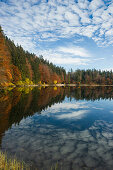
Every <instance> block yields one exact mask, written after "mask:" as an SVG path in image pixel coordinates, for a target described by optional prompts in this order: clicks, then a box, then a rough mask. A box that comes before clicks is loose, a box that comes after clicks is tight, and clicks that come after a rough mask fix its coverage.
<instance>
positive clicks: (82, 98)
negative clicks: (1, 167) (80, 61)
mask: <svg viewBox="0 0 113 170" xmlns="http://www.w3.org/2000/svg"><path fill="white" fill-rule="evenodd" d="M112 98H113V88H112V87H81V88H78V87H77V88H45V89H44V88H43V89H38V88H34V89H22V88H19V89H13V90H11V91H3V90H1V93H0V149H1V150H2V151H7V153H8V155H11V156H12V155H16V157H17V158H18V159H20V160H24V161H25V162H27V163H29V164H30V165H31V166H32V168H31V169H35V168H37V169H39V170H42V169H43V170H50V169H51V167H52V166H53V167H55V166H56V165H57V166H58V169H59V170H60V169H62V170H94V169H95V170H112V169H113V99H112Z"/></svg>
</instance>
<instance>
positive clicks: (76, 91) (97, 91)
mask: <svg viewBox="0 0 113 170" xmlns="http://www.w3.org/2000/svg"><path fill="white" fill-rule="evenodd" d="M66 95H67V97H71V98H75V99H76V100H83V99H85V100H93V101H94V100H100V99H113V87H110V86H103V87H102V86H87V87H72V88H70V87H69V88H68V89H67V90H66Z"/></svg>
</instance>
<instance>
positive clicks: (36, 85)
mask: <svg viewBox="0 0 113 170" xmlns="http://www.w3.org/2000/svg"><path fill="white" fill-rule="evenodd" d="M99 86H101V87H107V86H109V87H112V86H113V85H105V84H104V85H99V84H80V85H77V84H34V85H22V86H16V85H15V86H0V89H4V88H18V87H24V88H26V87H99Z"/></svg>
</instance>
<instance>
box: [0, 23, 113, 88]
mask: <svg viewBox="0 0 113 170" xmlns="http://www.w3.org/2000/svg"><path fill="white" fill-rule="evenodd" d="M23 82H24V83H23ZM54 83H55V84H56V83H61V84H64V83H65V84H70V83H71V84H76V85H80V84H85V85H112V84H113V72H112V70H111V71H102V70H96V69H92V70H91V69H87V70H80V69H77V70H76V68H75V71H73V70H72V69H71V71H69V72H67V73H66V70H65V69H64V68H63V67H59V66H56V65H55V64H53V63H51V62H49V61H48V60H45V59H44V58H43V56H42V55H41V56H36V55H35V54H33V53H30V52H28V51H25V50H24V49H23V48H22V46H21V45H18V44H17V45H15V43H14V41H12V40H10V39H9V38H8V37H7V36H5V34H4V32H3V30H2V27H1V26H0V85H1V86H9V85H12V84H15V85H23V84H26V85H28V84H30V85H33V84H54Z"/></svg>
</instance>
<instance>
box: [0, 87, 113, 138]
mask: <svg viewBox="0 0 113 170" xmlns="http://www.w3.org/2000/svg"><path fill="white" fill-rule="evenodd" d="M65 96H67V97H68V98H70V100H71V99H72V98H75V99H76V100H83V99H85V100H93V101H94V100H100V99H112V98H113V88H112V87H66V88H61V87H57V90H54V87H53V88H52V87H51V88H49V87H47V88H46V87H45V88H42V89H41V90H39V89H38V88H34V89H31V88H22V89H20V88H18V89H16V88H15V89H13V90H12V91H10V92H8V91H1V93H0V134H3V133H4V132H5V131H6V130H7V129H8V128H9V127H11V126H12V124H14V123H15V124H17V123H19V122H20V121H21V120H22V119H23V118H26V117H28V116H31V115H33V114H34V113H36V112H37V113H41V111H42V110H45V109H47V108H48V107H51V106H52V105H54V104H55V103H58V102H62V101H63V100H64V98H65ZM0 140H1V139H0Z"/></svg>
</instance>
